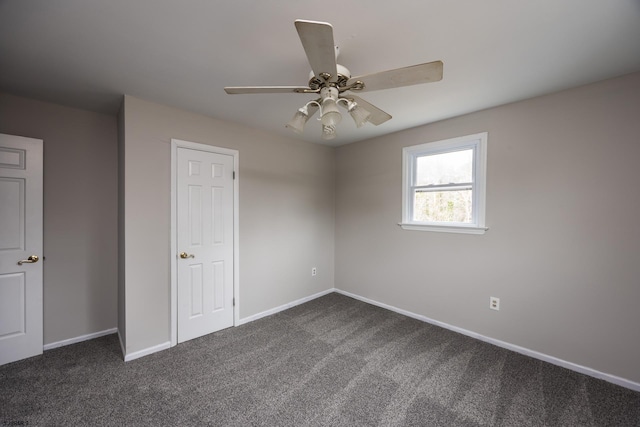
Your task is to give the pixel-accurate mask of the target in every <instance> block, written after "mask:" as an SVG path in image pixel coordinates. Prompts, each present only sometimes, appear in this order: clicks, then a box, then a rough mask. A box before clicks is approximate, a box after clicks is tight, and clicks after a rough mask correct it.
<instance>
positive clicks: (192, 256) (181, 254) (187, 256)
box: [180, 252, 195, 259]
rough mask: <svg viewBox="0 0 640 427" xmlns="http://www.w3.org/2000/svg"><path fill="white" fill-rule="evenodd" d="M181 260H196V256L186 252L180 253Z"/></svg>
mask: <svg viewBox="0 0 640 427" xmlns="http://www.w3.org/2000/svg"><path fill="white" fill-rule="evenodd" d="M180 258H182V259H187V258H195V255H193V254H191V255H189V254H188V253H186V252H180Z"/></svg>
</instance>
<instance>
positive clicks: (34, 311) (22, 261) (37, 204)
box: [0, 134, 43, 365]
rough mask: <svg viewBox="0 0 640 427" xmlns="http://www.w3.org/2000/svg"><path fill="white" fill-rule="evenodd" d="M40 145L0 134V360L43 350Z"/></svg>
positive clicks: (1, 362) (14, 358) (35, 353)
mask: <svg viewBox="0 0 640 427" xmlns="http://www.w3.org/2000/svg"><path fill="white" fill-rule="evenodd" d="M42 150H43V144H42V140H39V139H32V138H24V137H20V136H12V135H4V134H0V365H2V364H5V363H9V362H14V361H16V360H20V359H24V358H27V357H31V356H36V355H38V354H42V346H43V342H42V336H43V332H42V329H43V327H42V314H43V313H42V261H41V260H40V258H41V257H42V218H43V216H42Z"/></svg>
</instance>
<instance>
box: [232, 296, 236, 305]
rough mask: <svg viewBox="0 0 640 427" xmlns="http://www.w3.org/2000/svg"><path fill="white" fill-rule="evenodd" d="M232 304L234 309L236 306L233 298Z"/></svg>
mask: <svg viewBox="0 0 640 427" xmlns="http://www.w3.org/2000/svg"><path fill="white" fill-rule="evenodd" d="M232 304H233V306H234V307H235V306H236V299H235V298H233V301H232Z"/></svg>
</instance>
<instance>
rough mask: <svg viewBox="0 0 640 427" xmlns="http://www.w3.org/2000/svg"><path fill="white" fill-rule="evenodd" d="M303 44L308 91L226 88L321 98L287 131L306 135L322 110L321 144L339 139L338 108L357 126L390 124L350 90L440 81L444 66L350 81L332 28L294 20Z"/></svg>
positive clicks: (435, 64)
mask: <svg viewBox="0 0 640 427" xmlns="http://www.w3.org/2000/svg"><path fill="white" fill-rule="evenodd" d="M295 26H296V29H297V30H298V35H299V36H300V41H301V42H302V46H303V48H304V51H305V53H306V55H307V60H308V61H309V65H311V70H312V71H311V75H310V79H309V86H308V87H303V86H239V87H225V88H224V90H225V92H227V93H228V94H257V93H308V94H319V95H320V98H318V99H316V100H313V101H309V102H307V103H306V104H305V105H304V106H302V107H301V108H300V109H298V111H297V112H296V113H295V115H294V116H293V118H292V119H291V120H290V121H289V123H287V124H286V127H287V128H289V129H291V130H293V131H294V132H297V133H303V132H304V126H305V125H306V123H307V121H308V120H309V118H310V117H311V116H313V115H314V114H315V112H316V111H317V110H320V119H319V120H320V122H321V123H322V139H324V140H331V139H334V138H335V137H336V125H338V124H339V123H340V122H341V121H342V115H341V114H340V111H339V109H338V106H339V105H340V104H341V103H342V104H344V105H343V107H344V108H346V109H347V111H348V112H349V115H351V118H352V119H353V121H354V123H355V124H356V127H358V128H360V127H362V126H364V124H365V123H371V124H373V125H375V126H378V125H380V124H382V123H384V122H386V121H387V120H390V119H391V115H389V114H388V113H386V112H384V111H382V110H381V109H379V108H378V107H376V106H374V105H372V104H369V103H368V102H367V101H365V100H363V99H361V98H359V97H357V96H355V95H352V94H350V93H345V92H349V91H356V92H358V91H360V92H363V91H373V90H382V89H391V88H396V87H402V86H410V85H416V84H421V83H430V82H436V81H439V80H442V71H443V64H442V62H441V61H433V62H427V63H424V64H418V65H413V66H410V67H403V68H396V69H393V70H387V71H382V72H379V73H373V74H368V75H363V76H359V77H353V78H352V77H351V73H350V72H349V70H348V69H347V68H346V67H344V66H343V65H340V64H338V63H337V58H338V52H339V50H338V47H337V46H335V43H334V40H333V27H332V26H331V24H329V23H327V22H317V21H306V20H301V19H298V20H296V21H295Z"/></svg>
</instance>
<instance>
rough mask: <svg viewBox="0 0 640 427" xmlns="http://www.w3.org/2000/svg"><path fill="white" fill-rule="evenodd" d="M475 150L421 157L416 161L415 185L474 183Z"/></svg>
mask: <svg viewBox="0 0 640 427" xmlns="http://www.w3.org/2000/svg"><path fill="white" fill-rule="evenodd" d="M472 174H473V149H471V148H470V149H468V150H462V151H452V152H449V153H442V154H432V155H430V156H421V157H418V158H417V159H416V182H415V185H440V184H460V183H465V182H471V181H472V179H473V178H472Z"/></svg>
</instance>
